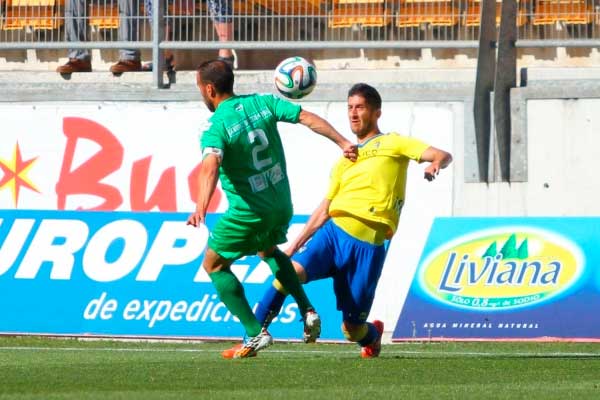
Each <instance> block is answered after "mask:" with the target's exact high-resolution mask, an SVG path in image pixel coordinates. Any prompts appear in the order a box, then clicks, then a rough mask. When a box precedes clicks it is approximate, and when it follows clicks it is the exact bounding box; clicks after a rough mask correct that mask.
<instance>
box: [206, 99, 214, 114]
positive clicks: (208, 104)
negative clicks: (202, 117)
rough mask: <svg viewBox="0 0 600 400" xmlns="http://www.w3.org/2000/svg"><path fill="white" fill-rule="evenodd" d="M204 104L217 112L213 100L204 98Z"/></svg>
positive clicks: (211, 110)
mask: <svg viewBox="0 0 600 400" xmlns="http://www.w3.org/2000/svg"><path fill="white" fill-rule="evenodd" d="M204 104H206V107H207V108H208V110H209V111H210V112H215V110H216V109H217V108H216V107H215V105H214V104H213V103H212V102H211V101H209V100H208V99H204Z"/></svg>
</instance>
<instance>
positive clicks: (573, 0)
mask: <svg viewBox="0 0 600 400" xmlns="http://www.w3.org/2000/svg"><path fill="white" fill-rule="evenodd" d="M153 3H164V4H163V5H162V10H163V14H164V22H163V25H164V26H165V27H166V29H165V35H166V36H165V41H166V42H172V43H169V46H174V47H180V48H215V47H218V46H217V45H215V42H219V36H218V34H217V31H216V30H215V23H219V22H226V23H228V24H230V25H231V26H232V27H233V30H234V32H235V37H234V39H233V40H232V41H234V42H235V43H236V45H237V46H238V47H239V46H242V47H244V48H265V46H266V47H271V48H286V47H287V46H288V44H289V43H288V42H295V45H297V46H300V47H303V46H307V47H310V46H314V47H316V48H322V47H323V46H327V47H340V46H342V47H346V46H349V47H360V46H364V45H366V46H367V47H380V48H384V47H403V46H404V44H403V43H402V42H409V41H421V42H423V41H425V42H444V41H467V42H470V41H476V40H477V37H478V30H479V25H480V13H481V1H479V0H247V1H240V0H237V1H236V0H156V1H153V0H0V49H1V48H7V45H9V44H12V48H14V47H19V44H20V43H22V44H31V43H36V44H39V45H40V46H38V47H46V46H43V44H50V43H56V44H57V45H56V46H54V45H53V46H51V47H54V48H59V47H63V48H66V47H69V46H70V45H71V43H68V42H72V41H73V39H72V38H70V37H69V31H70V30H71V31H72V29H71V28H72V26H73V25H80V26H81V29H80V30H81V33H80V35H79V36H78V38H77V39H78V41H86V42H104V43H114V42H124V41H126V42H128V41H131V42H147V43H150V42H151V41H152V15H153V13H152V11H151V10H152V7H153V5H154V4H153ZM496 5H497V17H496V21H497V24H499V22H500V11H499V10H500V5H501V2H500V1H496ZM518 9H519V11H518V15H517V25H518V27H519V39H523V40H538V39H539V40H546V39H552V40H561V39H564V40H571V39H593V38H598V37H599V31H598V27H599V24H600V0H520V1H518ZM123 26H129V27H130V31H132V32H130V35H129V37H123V36H124V34H123V32H122V31H123ZM133 28H136V29H133ZM71 33H72V32H71ZM389 42H395V43H394V44H390V43H389ZM396 42H401V43H396ZM58 43H60V45H58ZM176 43H178V44H176ZM369 43H370V44H369ZM434 45H435V44H434ZM230 46H231V47H233V44H230ZM460 46H461V44H460V43H458V44H455V47H460ZM111 47H112V46H111ZM469 47H470V46H469Z"/></svg>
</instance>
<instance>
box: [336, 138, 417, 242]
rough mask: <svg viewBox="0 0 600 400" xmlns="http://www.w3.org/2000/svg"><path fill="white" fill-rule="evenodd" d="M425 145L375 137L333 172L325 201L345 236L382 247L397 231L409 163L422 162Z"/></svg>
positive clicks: (398, 139)
mask: <svg viewBox="0 0 600 400" xmlns="http://www.w3.org/2000/svg"><path fill="white" fill-rule="evenodd" d="M428 147H429V145H428V144H426V143H424V142H422V141H420V140H418V139H415V138H412V137H407V136H401V135H399V134H397V133H388V134H379V135H376V136H373V137H372V138H370V139H368V140H367V141H366V142H365V143H362V144H360V145H359V147H358V159H357V160H356V161H355V162H352V161H350V160H348V159H346V158H343V157H342V158H341V159H340V160H339V161H338V162H337V163H336V164H335V166H334V167H333V170H332V173H331V183H330V186H329V191H328V193H327V196H326V198H327V199H329V200H330V201H331V204H330V206H329V215H330V216H331V217H332V218H333V220H334V222H335V223H336V224H337V225H338V226H340V228H342V229H343V230H344V231H346V232H347V233H348V234H350V235H352V236H354V237H356V238H358V239H361V240H365V241H368V242H371V243H375V244H381V243H382V242H383V240H384V239H386V238H387V239H389V238H391V237H392V235H393V234H394V233H395V232H396V229H397V228H398V220H399V219H400V211H401V210H402V206H403V205H404V195H405V189H406V171H407V170H408V162H409V161H410V160H416V161H420V159H421V155H422V154H423V152H424V151H425V150H426V149H427V148H428Z"/></svg>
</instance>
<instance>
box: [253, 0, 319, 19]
mask: <svg viewBox="0 0 600 400" xmlns="http://www.w3.org/2000/svg"><path fill="white" fill-rule="evenodd" d="M254 2H255V3H256V4H259V5H261V6H262V7H264V8H266V9H269V10H271V11H272V12H273V13H274V14H277V15H302V16H309V17H311V16H316V15H324V14H325V5H326V4H325V3H326V2H323V1H321V0H254Z"/></svg>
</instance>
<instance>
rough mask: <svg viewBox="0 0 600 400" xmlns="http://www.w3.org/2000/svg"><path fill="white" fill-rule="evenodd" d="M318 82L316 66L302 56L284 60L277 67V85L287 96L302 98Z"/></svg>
mask: <svg viewBox="0 0 600 400" xmlns="http://www.w3.org/2000/svg"><path fill="white" fill-rule="evenodd" d="M316 84H317V70H316V68H315V66H314V65H313V64H311V63H309V62H308V61H306V60H305V59H304V58H302V57H290V58H286V59H285V60H283V61H282V62H281V63H279V65H278V66H277V68H276V69H275V87H276V88H277V90H278V91H279V93H281V94H282V95H284V96H285V97H287V98H290V99H301V98H303V97H304V96H306V95H308V94H309V93H310V92H312V91H313V89H314V88H315V85H316Z"/></svg>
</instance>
